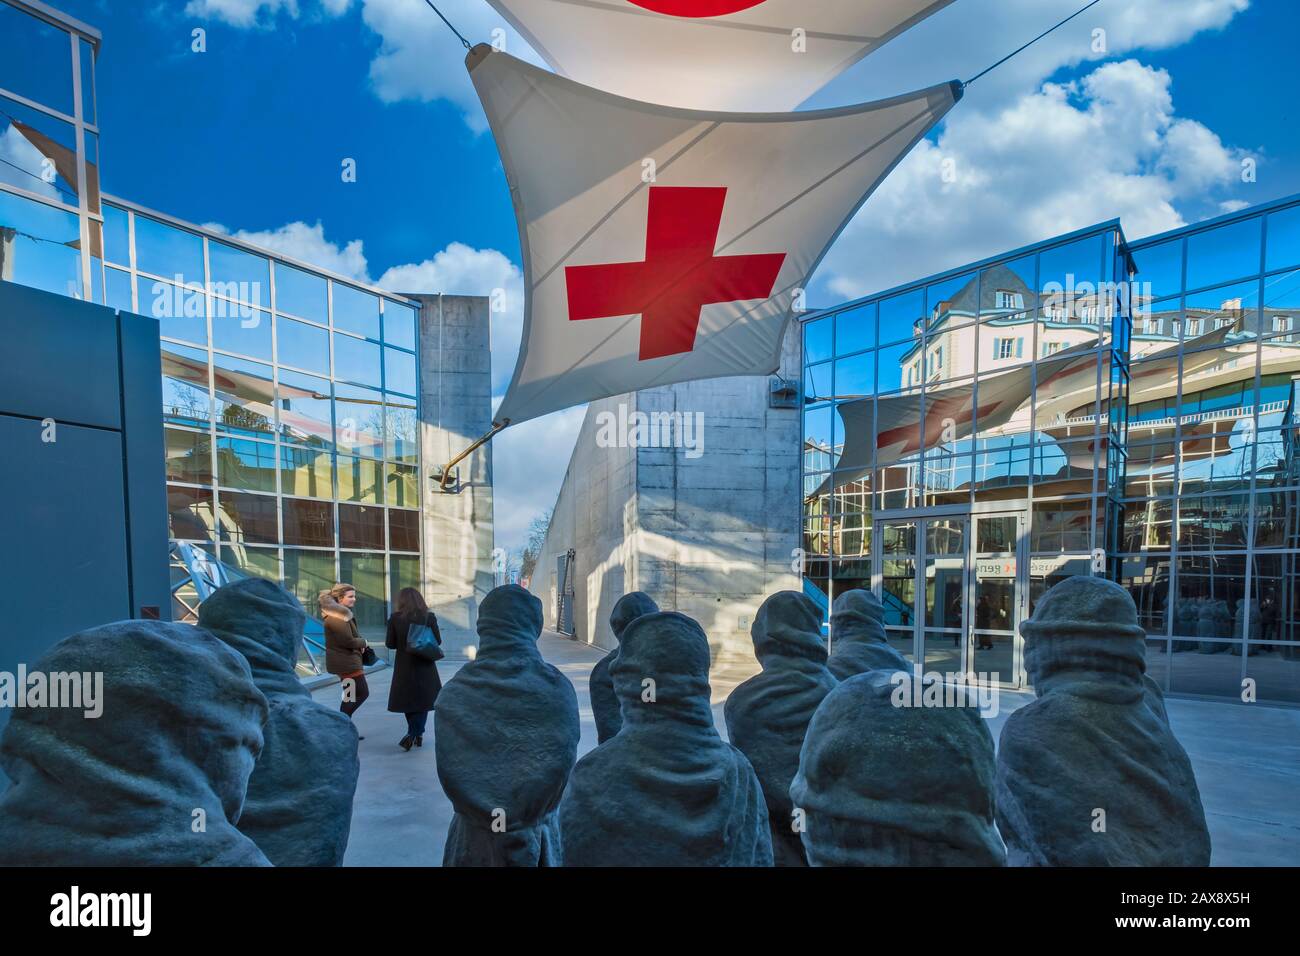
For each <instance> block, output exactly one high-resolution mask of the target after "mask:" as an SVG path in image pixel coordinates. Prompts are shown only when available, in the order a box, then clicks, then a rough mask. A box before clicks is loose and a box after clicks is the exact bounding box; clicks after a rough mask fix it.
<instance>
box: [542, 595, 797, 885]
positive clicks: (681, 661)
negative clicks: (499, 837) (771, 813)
mask: <svg viewBox="0 0 1300 956" xmlns="http://www.w3.org/2000/svg"><path fill="white" fill-rule="evenodd" d="M709 663H710V655H709V642H708V638H707V637H705V635H704V631H703V630H701V629H700V626H699V624H697V623H696V622H695V621H693V620H691V619H690V618H689V617H686V616H685V615H684V614H677V613H675V612H659V613H656V614H647V615H644V616H642V617H639V618H637V619H636V620H635V621H633V622H632V623H631V624H630V625H629V626H628V628H627V630H625V631H624V632H623V641H622V645H621V647H620V649H619V654H618V657H616V658H615V659H614V663H613V664H612V665H611V667H610V674H611V676H612V678H613V681H614V691H615V693H616V694H617V695H618V697H619V700H620V701H621V703H622V705H623V728H622V729H621V730H620V731H619V732H618V734H617V736H615V737H613V738H612V739H611V740H608V741H606V742H605V743H604V744H602V745H601V746H599V747H597V748H596V749H595V750H593V751H592V752H591V753H589V754H587V755H586V756H585V757H583V758H582V760H581V761H579V763H578V766H577V767H575V768H574V772H573V776H572V778H571V780H570V782H569V788H568V790H567V791H566V792H565V796H564V802H563V804H562V805H561V810H560V817H561V828H562V831H563V838H564V854H565V865H566V866H770V865H771V862H772V847H771V838H770V836H769V834H768V828H767V814H766V812H765V811H766V808H765V806H764V804H763V795H762V790H761V789H760V787H759V783H758V778H757V777H756V776H755V775H754V771H753V768H751V767H750V765H749V761H748V760H746V759H745V756H744V754H742V753H741V752H740V751H739V750H737V749H736V748H735V747H732V746H731V745H730V744H727V743H726V742H724V741H723V740H722V738H721V737H719V736H718V731H717V728H716V727H715V725H714V722H713V711H712V708H711V707H710V706H709Z"/></svg>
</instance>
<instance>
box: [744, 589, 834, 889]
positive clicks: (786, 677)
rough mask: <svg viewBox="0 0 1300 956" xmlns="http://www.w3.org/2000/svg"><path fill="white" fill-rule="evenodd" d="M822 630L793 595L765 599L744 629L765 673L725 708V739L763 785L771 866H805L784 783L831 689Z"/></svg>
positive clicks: (815, 612) (809, 605)
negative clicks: (745, 758) (771, 851)
mask: <svg viewBox="0 0 1300 956" xmlns="http://www.w3.org/2000/svg"><path fill="white" fill-rule="evenodd" d="M821 627H822V614H821V609H820V608H819V607H817V605H816V604H814V603H813V601H812V600H811V599H810V598H808V597H807V596H806V595H803V594H800V593H799V592H798V591H779V592H777V593H776V594H773V595H772V596H770V597H769V598H768V599H767V600H766V601H764V602H763V604H762V606H761V607H760V608H759V609H758V614H756V615H755V616H754V625H753V627H752V628H751V630H750V633H751V635H752V636H753V638H754V653H755V654H756V655H757V657H758V659H759V661H760V662H761V663H762V665H763V672H762V673H761V674H756V675H754V676H753V677H751V678H750V679H749V680H747V681H745V682H744V683H743V684H741V685H740V686H739V687H737V688H736V689H735V690H733V691H732V692H731V695H730V696H729V697H728V698H727V704H726V707H725V708H724V715H725V717H726V720H727V735H728V737H729V738H730V739H731V742H732V743H733V744H735V745H736V746H737V747H739V748H740V750H741V751H742V752H743V753H744V754H745V756H746V757H748V758H749V762H750V763H751V764H752V765H753V767H754V771H755V773H757V774H758V779H759V782H760V783H761V784H762V785H763V796H764V798H765V799H766V802H767V810H768V816H769V822H770V825H771V828H772V850H773V853H774V855H775V859H776V865H777V866H804V865H806V859H805V857H804V851H803V846H802V844H801V842H800V840H799V833H798V831H797V830H796V829H795V828H794V823H795V821H794V819H793V810H794V808H793V806H792V805H791V803H790V782H791V781H792V780H793V779H794V775H795V772H796V771H797V770H798V769H799V750H800V748H801V747H802V746H803V740H804V733H805V731H807V729H808V721H810V720H811V719H812V715H813V713H814V712H816V710H817V707H818V705H819V704H821V702H822V699H823V698H825V696H826V695H827V694H829V693H830V692H831V691H832V690H833V689H834V688H835V685H836V683H837V681H836V680H835V678H834V676H832V674H831V672H830V671H829V670H827V669H826V644H825V642H824V641H823V640H822V633H821Z"/></svg>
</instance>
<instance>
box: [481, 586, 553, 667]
mask: <svg viewBox="0 0 1300 956" xmlns="http://www.w3.org/2000/svg"><path fill="white" fill-rule="evenodd" d="M541 636H542V602H541V601H540V600H538V598H537V597H536V596H535V595H533V594H532V593H530V592H529V591H527V590H525V589H524V588H521V587H520V586H519V585H517V584H507V585H504V586H502V587H499V588H493V589H492V590H491V591H489V592H488V595H487V597H485V598H484V599H483V603H481V604H480V605H479V608H478V637H479V645H478V655H477V656H478V657H480V658H481V657H485V656H487V657H492V656H497V657H502V656H507V657H508V656H511V655H515V654H520V653H522V654H525V655H528V656H530V657H531V656H536V657H540V656H541V655H540V653H539V652H538V650H537V639H538V638H539V637H541Z"/></svg>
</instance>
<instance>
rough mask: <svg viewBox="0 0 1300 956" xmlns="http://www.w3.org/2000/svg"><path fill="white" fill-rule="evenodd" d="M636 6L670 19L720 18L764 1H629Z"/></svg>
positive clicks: (764, 0)
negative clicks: (664, 15) (665, 15)
mask: <svg viewBox="0 0 1300 956" xmlns="http://www.w3.org/2000/svg"><path fill="white" fill-rule="evenodd" d="M631 2H632V3H634V4H636V6H638V7H641V8H642V9H644V10H653V11H654V12H655V13H663V14H667V15H668V16H670V17H692V18H696V19H698V18H701V17H721V16H726V15H727V14H729V13H739V12H740V11H741V10H748V9H749V8H750V7H756V6H758V5H759V4H760V3H765V2H766V0H631Z"/></svg>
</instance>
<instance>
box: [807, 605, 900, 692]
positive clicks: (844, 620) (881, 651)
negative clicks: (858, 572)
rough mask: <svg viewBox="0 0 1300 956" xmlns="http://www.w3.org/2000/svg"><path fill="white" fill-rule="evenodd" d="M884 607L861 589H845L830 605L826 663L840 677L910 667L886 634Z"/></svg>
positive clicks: (842, 678)
mask: <svg viewBox="0 0 1300 956" xmlns="http://www.w3.org/2000/svg"><path fill="white" fill-rule="evenodd" d="M884 620H885V608H884V606H883V605H882V604H881V603H880V598H878V597H876V596H875V595H874V594H873V593H872V592H870V591H866V590H863V589H862V588H854V589H853V590H851V591H845V592H844V593H843V594H841V595H840V596H839V597H837V598H836V599H835V603H834V604H833V605H832V606H831V656H830V660H829V661H828V662H827V667H829V668H830V671H831V673H832V674H834V675H835V676H836V677H837V678H839V679H840V680H848V679H849V678H850V677H853V676H854V675H855V674H863V673H865V672H867V671H873V670H887V671H896V670H902V671H905V670H909V669H910V667H909V665H908V663H907V658H905V657H903V655H902V654H900V653H899V652H898V651H897V650H896V649H894V648H893V647H891V646H890V644H889V641H888V639H887V638H886V637H885V627H884Z"/></svg>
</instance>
